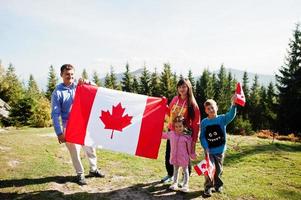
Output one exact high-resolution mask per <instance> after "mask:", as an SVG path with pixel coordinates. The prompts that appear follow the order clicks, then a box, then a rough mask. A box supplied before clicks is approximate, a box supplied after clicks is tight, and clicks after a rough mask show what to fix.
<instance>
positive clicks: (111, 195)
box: [0, 177, 206, 200]
mask: <svg viewBox="0 0 301 200" xmlns="http://www.w3.org/2000/svg"><path fill="white" fill-rule="evenodd" d="M57 178H60V179H62V177H49V178H43V179H40V180H39V179H31V180H30V179H23V180H22V181H21V180H18V181H17V182H15V181H13V180H11V181H10V182H4V184H6V185H5V186H6V187H12V186H13V185H15V186H16V185H18V186H25V185H26V184H41V183H46V182H48V181H55V182H58V181H57ZM65 178H66V181H61V182H60V183H66V182H68V179H70V177H65ZM1 186H2V184H1ZM199 197H203V198H206V197H205V196H204V193H203V191H195V192H189V193H182V192H174V191H171V190H170V189H169V185H164V184H162V183H160V182H152V183H146V184H145V183H139V184H135V185H132V186H129V187H125V188H120V189H115V190H111V191H105V192H102V191H99V192H97V193H95V192H93V193H88V192H76V193H72V194H70V193H69V194H64V193H63V192H62V191H59V190H53V189H52V190H45V191H35V192H24V193H1V192H0V199H1V200H6V199H30V200H35V199H45V200H49V199H56V200H57V199H72V200H73V199H79V200H80V199H192V198H199Z"/></svg>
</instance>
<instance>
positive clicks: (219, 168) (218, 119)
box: [200, 97, 236, 196]
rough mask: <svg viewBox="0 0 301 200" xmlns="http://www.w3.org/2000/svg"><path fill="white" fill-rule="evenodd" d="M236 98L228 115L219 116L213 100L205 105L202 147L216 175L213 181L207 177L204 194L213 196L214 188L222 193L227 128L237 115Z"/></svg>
mask: <svg viewBox="0 0 301 200" xmlns="http://www.w3.org/2000/svg"><path fill="white" fill-rule="evenodd" d="M234 102H235V97H233V98H232V106H231V107H230V110H229V111H228V112H227V113H226V114H222V115H217V110H218V107H217V104H216V102H215V101H214V100H213V99H208V100H207V101H206V102H205V103H204V107H205V112H206V114H207V115H208V117H207V118H205V119H203V120H202V122H201V135H200V141H201V145H202V147H203V148H204V150H205V153H208V154H209V158H210V160H211V162H212V163H213V164H214V165H215V174H214V178H213V180H211V179H210V178H209V177H208V176H205V184H204V194H205V195H206V196H211V194H212V188H213V187H214V188H215V191H216V192H222V189H223V181H222V179H221V175H222V172H223V161H224V152H225V151H226V147H227V146H226V135H227V134H226V126H227V125H228V124H229V123H230V122H231V121H232V120H233V119H234V117H235V115H236V105H235V104H234Z"/></svg>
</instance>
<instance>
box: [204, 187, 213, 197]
mask: <svg viewBox="0 0 301 200" xmlns="http://www.w3.org/2000/svg"><path fill="white" fill-rule="evenodd" d="M204 195H205V196H207V197H211V196H212V191H211V188H209V189H205V191H204Z"/></svg>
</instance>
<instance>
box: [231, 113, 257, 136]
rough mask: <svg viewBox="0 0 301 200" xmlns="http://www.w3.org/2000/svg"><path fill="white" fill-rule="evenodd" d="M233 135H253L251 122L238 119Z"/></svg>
mask: <svg viewBox="0 0 301 200" xmlns="http://www.w3.org/2000/svg"><path fill="white" fill-rule="evenodd" d="M233 133H234V134H236V135H252V134H254V132H253V131H252V125H251V123H250V121H249V120H244V119H243V118H242V117H241V116H239V117H237V118H236V119H235V122H234V130H233Z"/></svg>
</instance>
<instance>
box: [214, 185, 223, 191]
mask: <svg viewBox="0 0 301 200" xmlns="http://www.w3.org/2000/svg"><path fill="white" fill-rule="evenodd" d="M215 191H216V192H218V193H223V187H222V186H221V187H219V188H215Z"/></svg>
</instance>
